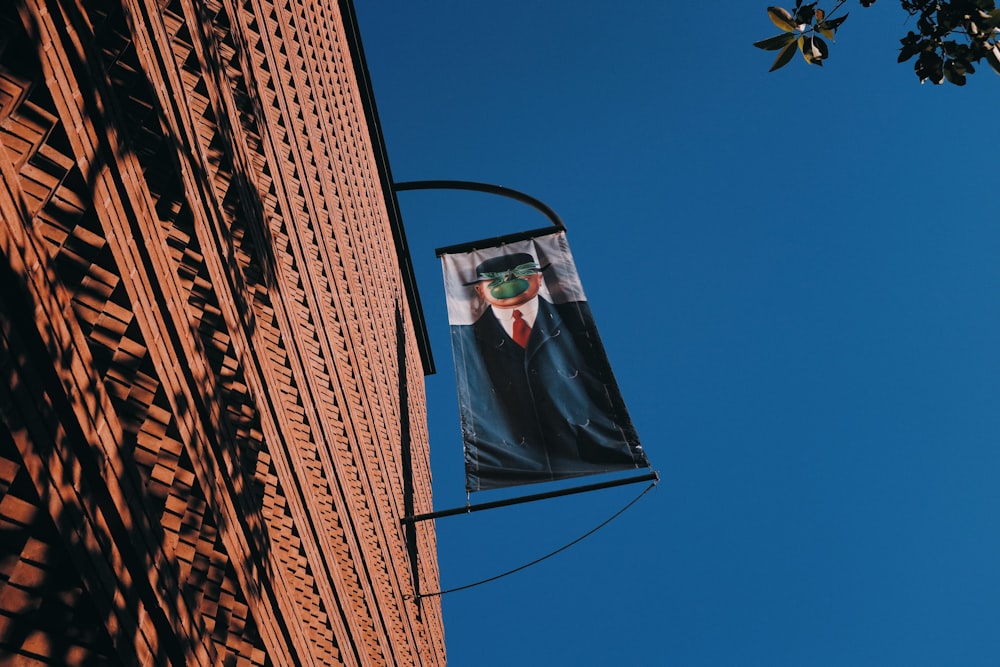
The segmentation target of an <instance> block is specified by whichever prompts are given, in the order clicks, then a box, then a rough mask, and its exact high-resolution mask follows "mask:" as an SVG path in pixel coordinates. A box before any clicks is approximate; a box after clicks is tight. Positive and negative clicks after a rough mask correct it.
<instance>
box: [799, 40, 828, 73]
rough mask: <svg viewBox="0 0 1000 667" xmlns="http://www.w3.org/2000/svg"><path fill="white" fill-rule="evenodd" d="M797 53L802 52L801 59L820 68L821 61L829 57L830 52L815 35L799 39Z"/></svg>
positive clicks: (824, 43)
mask: <svg viewBox="0 0 1000 667" xmlns="http://www.w3.org/2000/svg"><path fill="white" fill-rule="evenodd" d="M799 51H801V52H802V57H803V58H805V60H806V62H807V63H809V64H810V65H820V66H822V65H823V61H824V60H826V57H827V56H828V55H830V50H829V49H828V48H827V46H826V42H824V41H823V40H822V39H820V38H819V37H816V36H815V35H810V36H808V37H800V38H799Z"/></svg>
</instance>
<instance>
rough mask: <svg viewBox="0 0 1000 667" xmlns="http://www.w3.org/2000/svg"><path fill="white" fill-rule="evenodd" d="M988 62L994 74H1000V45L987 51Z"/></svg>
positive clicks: (995, 45)
mask: <svg viewBox="0 0 1000 667" xmlns="http://www.w3.org/2000/svg"><path fill="white" fill-rule="evenodd" d="M986 62H988V63H989V64H990V67H992V68H993V71H994V72H996V73H997V74H1000V44H994V45H993V47H992V48H989V49H987V50H986Z"/></svg>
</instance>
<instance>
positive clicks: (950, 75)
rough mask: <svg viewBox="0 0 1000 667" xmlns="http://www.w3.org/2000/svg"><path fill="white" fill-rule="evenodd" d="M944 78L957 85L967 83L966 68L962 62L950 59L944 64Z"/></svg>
mask: <svg viewBox="0 0 1000 667" xmlns="http://www.w3.org/2000/svg"><path fill="white" fill-rule="evenodd" d="M944 78H945V79H947V80H948V82H949V83H953V84H955V85H956V86H964V85H965V68H964V67H963V66H962V63H959V62H955V61H954V60H949V61H948V62H946V63H945V64H944Z"/></svg>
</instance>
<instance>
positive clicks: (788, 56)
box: [768, 39, 795, 72]
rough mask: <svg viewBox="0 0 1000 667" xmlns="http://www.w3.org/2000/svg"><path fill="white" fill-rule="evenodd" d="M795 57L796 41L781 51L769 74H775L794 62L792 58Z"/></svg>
mask: <svg viewBox="0 0 1000 667" xmlns="http://www.w3.org/2000/svg"><path fill="white" fill-rule="evenodd" d="M794 55H795V40H794V39H793V40H792V41H790V42H789V43H788V45H787V46H786V47H785V48H783V49H782V50H781V53H779V54H778V57H777V58H775V59H774V64H773V65H771V69H769V70H768V72H773V71H774V70H776V69H781V68H782V67H784V66H785V65H787V64H788V63H789V62H791V60H792V56H794Z"/></svg>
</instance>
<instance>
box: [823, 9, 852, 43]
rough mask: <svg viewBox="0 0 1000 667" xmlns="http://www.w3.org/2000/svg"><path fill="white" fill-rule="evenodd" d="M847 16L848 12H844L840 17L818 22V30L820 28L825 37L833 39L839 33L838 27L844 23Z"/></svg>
mask: <svg viewBox="0 0 1000 667" xmlns="http://www.w3.org/2000/svg"><path fill="white" fill-rule="evenodd" d="M846 18H847V14H844V15H843V16H841V17H839V18H835V19H830V20H828V21H821V22H820V23H817V24H816V30H818V31H819V32H820V33H821V34H822V35H823V36H824V37H826V38H828V39H831V40H832V39H833V38H834V35H836V34H837V28H839V27H840V24H841V23H843V22H844V19H846Z"/></svg>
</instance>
